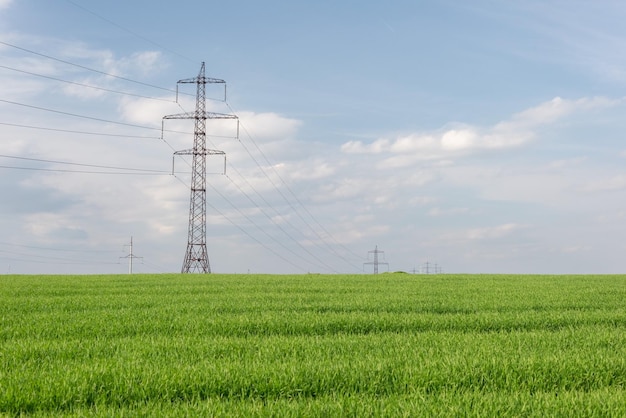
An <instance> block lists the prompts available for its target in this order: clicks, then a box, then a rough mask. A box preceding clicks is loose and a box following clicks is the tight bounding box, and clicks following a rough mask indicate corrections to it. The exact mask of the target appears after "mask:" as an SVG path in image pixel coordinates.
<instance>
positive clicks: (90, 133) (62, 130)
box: [0, 122, 161, 139]
mask: <svg viewBox="0 0 626 418" xmlns="http://www.w3.org/2000/svg"><path fill="white" fill-rule="evenodd" d="M0 125H5V126H13V127H16V128H28V129H40V130H43V131H54V132H65V133H71V134H81V135H96V136H108V137H117V138H138V139H161V138H160V137H156V136H153V137H150V136H141V135H121V134H109V133H106V132H87V131H75V130H70V129H58V128H48V127H44V126H33V125H20V124H17V123H8V122H0Z"/></svg>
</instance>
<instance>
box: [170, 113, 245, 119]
mask: <svg viewBox="0 0 626 418" xmlns="http://www.w3.org/2000/svg"><path fill="white" fill-rule="evenodd" d="M196 118H198V117H197V116H196V113H195V112H187V113H179V114H176V115H167V116H163V119H196ZM198 119H239V118H238V117H237V115H229V114H227V113H216V112H204V114H202V115H200V117H199V118H198Z"/></svg>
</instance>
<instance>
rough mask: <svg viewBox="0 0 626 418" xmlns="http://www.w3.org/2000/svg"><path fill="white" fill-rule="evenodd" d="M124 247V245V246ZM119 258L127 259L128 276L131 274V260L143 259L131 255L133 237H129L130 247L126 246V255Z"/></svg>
mask: <svg viewBox="0 0 626 418" xmlns="http://www.w3.org/2000/svg"><path fill="white" fill-rule="evenodd" d="M125 247H126V245H125ZM120 258H127V259H128V274H133V260H134V259H136V258H143V257H137V256H136V255H135V254H134V253H133V237H130V245H128V255H127V256H125V257H120Z"/></svg>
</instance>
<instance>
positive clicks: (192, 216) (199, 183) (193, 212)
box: [163, 62, 237, 273]
mask: <svg viewBox="0 0 626 418" xmlns="http://www.w3.org/2000/svg"><path fill="white" fill-rule="evenodd" d="M204 67H205V65H204V62H203V63H202V66H201V67H200V73H199V74H198V76H197V77H195V78H188V79H184V80H179V81H178V84H196V86H197V93H196V110H195V112H187V113H180V114H177V115H169V116H164V117H163V119H194V120H195V128H194V137H193V148H192V149H187V150H183V151H176V152H175V153H174V155H192V156H193V163H192V168H191V198H190V203H189V233H188V236H187V251H186V252H185V259H184V261H183V267H182V270H181V272H182V273H210V272H211V266H210V264H209V255H208V252H207V246H206V156H207V155H226V154H225V153H224V151H219V150H212V149H207V148H206V120H207V119H237V116H235V115H228V114H223V113H214V112H207V111H206V85H207V84H217V83H219V84H225V83H226V82H225V81H224V80H220V79H217V78H209V77H205V75H204V73H205V70H204Z"/></svg>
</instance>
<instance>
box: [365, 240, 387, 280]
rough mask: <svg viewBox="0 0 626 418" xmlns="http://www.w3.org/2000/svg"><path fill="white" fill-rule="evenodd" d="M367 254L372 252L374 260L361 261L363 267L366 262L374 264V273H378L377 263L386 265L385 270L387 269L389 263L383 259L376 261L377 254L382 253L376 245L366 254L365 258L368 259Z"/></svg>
mask: <svg viewBox="0 0 626 418" xmlns="http://www.w3.org/2000/svg"><path fill="white" fill-rule="evenodd" d="M369 254H374V261H368V262H367V263H363V267H365V265H366V264H373V265H374V274H378V265H379V264H386V265H387V270H389V263H386V262H384V261H378V254H383V257H384V254H385V252H384V251H379V250H378V245H377V246H376V247H374V249H373V250H372V251H368V256H367V259H368V260H369Z"/></svg>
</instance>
